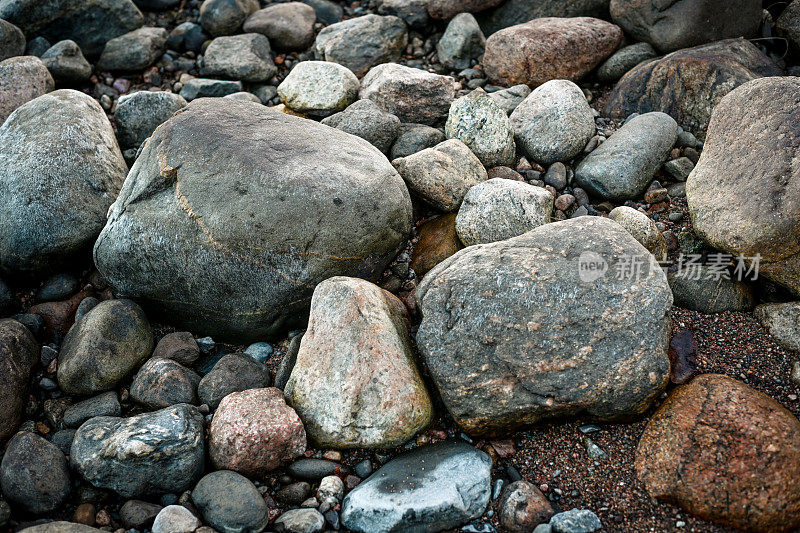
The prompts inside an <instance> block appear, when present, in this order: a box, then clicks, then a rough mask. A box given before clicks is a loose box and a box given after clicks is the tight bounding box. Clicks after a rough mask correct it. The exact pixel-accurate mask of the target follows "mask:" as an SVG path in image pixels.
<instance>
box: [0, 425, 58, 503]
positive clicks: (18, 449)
mask: <svg viewBox="0 0 800 533" xmlns="http://www.w3.org/2000/svg"><path fill="white" fill-rule="evenodd" d="M0 488H2V491H3V496H5V498H6V499H8V500H9V501H10V502H12V503H13V504H14V505H15V506H19V508H20V509H22V510H24V511H25V512H28V513H33V514H44V513H51V512H53V511H55V510H56V509H58V508H59V507H61V505H62V504H63V503H64V502H65V501H66V499H67V496H68V495H69V491H70V482H69V466H68V465H67V459H66V457H64V454H63V453H61V450H59V449H58V447H57V446H56V445H55V444H53V443H51V442H48V441H46V440H45V439H44V438H42V437H40V436H39V435H37V434H35V433H29V432H27V431H20V432H19V433H17V434H16V435H15V436H14V438H13V439H11V441H10V442H9V443H8V448H7V450H6V452H5V455H3V461H2V463H0Z"/></svg>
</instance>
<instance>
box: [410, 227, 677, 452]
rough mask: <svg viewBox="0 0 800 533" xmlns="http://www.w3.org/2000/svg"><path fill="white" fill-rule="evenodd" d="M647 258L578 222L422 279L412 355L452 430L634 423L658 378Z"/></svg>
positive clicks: (663, 351)
mask: <svg viewBox="0 0 800 533" xmlns="http://www.w3.org/2000/svg"><path fill="white" fill-rule="evenodd" d="M651 257H652V256H651V255H650V253H649V252H648V251H647V250H646V249H645V248H644V247H643V246H642V245H641V244H639V243H638V242H636V240H635V239H634V238H633V237H631V236H630V234H628V233H627V232H626V231H625V230H624V229H622V227H620V226H619V225H618V224H616V223H615V222H612V221H610V220H606V219H604V218H600V217H579V218H574V219H570V220H566V221H564V222H556V223H551V224H545V225H543V226H540V227H538V228H536V229H534V230H532V231H529V232H528V233H525V234H524V235H521V236H519V237H515V238H513V239H509V240H506V241H500V242H496V243H491V244H483V245H478V246H472V247H469V248H466V249H464V250H461V251H459V252H457V253H456V254H455V255H453V256H451V257H450V258H448V259H446V260H445V261H443V262H442V263H440V264H439V265H437V266H436V267H435V268H434V269H433V270H431V271H430V272H429V273H428V274H427V275H426V276H425V278H424V279H423V280H422V283H420V285H419V286H418V287H417V290H416V298H417V301H418V303H419V308H420V311H421V314H422V322H421V324H420V327H419V330H418V332H417V345H418V346H419V349H420V351H421V353H422V356H423V358H424V360H425V361H426V363H427V364H428V369H429V370H430V373H431V377H432V379H433V380H434V382H435V383H436V385H437V387H438V389H439V391H440V392H441V394H442V399H443V400H444V403H445V405H446V406H447V408H448V410H449V412H450V414H451V415H452V416H453V418H454V419H455V420H456V422H457V423H458V424H459V426H460V427H461V428H462V429H463V430H464V431H467V432H468V433H470V434H473V435H480V436H483V435H487V436H494V435H506V434H508V432H509V431H512V430H513V429H515V428H517V427H520V426H523V425H527V424H533V423H536V422H539V421H541V420H546V419H550V418H554V417H565V416H574V415H578V414H587V415H588V416H590V417H592V418H596V419H600V420H615V419H620V418H622V417H629V416H632V415H636V414H641V413H643V412H644V411H645V410H646V409H647V408H648V407H649V405H650V404H651V403H652V402H653V401H654V400H655V399H656V398H657V397H658V395H659V394H660V393H661V392H662V391H663V390H664V387H665V386H666V384H667V382H668V378H669V368H670V365H669V359H668V357H667V341H668V334H669V328H670V319H669V309H670V307H671V305H672V293H671V291H670V290H669V286H668V284H667V280H666V276H665V275H664V273H663V272H662V270H661V268H659V267H658V265H655V266H653V264H651V263H650V258H651ZM634 260H638V261H639V262H640V268H639V269H638V272H636V271H632V272H631V274H630V275H627V274H626V271H625V270H624V268H626V265H628V264H632V263H633V261H634ZM532 269H534V270H535V271H536V275H535V276H531V270H532ZM637 274H638V275H637ZM565 294H569V295H570V296H569V302H571V303H570V304H569V305H564V303H563V302H564V295H565ZM620 294H625V295H626V297H625V298H619V297H618V296H616V295H620Z"/></svg>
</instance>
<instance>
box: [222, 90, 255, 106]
mask: <svg viewBox="0 0 800 533" xmlns="http://www.w3.org/2000/svg"><path fill="white" fill-rule="evenodd" d="M223 98H233V99H234V100H242V101H244V102H253V103H254V104H261V99H260V98H259V97H258V96H256V95H255V94H253V93H249V92H247V91H241V92H238V93H231V94H226V95H225V96H223Z"/></svg>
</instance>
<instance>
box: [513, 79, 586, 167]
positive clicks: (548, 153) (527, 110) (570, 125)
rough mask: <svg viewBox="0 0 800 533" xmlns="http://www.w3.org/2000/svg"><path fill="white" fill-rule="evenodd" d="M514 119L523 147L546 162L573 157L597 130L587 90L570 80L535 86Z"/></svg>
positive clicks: (520, 105)
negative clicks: (587, 97)
mask: <svg viewBox="0 0 800 533" xmlns="http://www.w3.org/2000/svg"><path fill="white" fill-rule="evenodd" d="M510 120H511V129H512V130H513V131H514V138H515V139H516V141H517V144H518V145H519V148H520V150H521V151H522V152H524V153H525V155H526V156H528V157H530V158H531V159H533V160H534V161H536V162H538V163H541V164H544V165H549V164H551V163H555V162H557V161H569V160H571V159H572V158H574V157H575V156H577V155H578V154H580V153H581V152H582V151H583V149H584V147H585V146H586V144H587V143H588V142H589V140H590V139H591V138H592V137H593V136H594V134H595V131H596V130H595V125H594V116H593V115H592V109H591V108H590V107H589V103H588V102H587V101H586V97H585V96H584V95H583V91H581V89H580V87H578V86H577V85H575V84H574V83H572V82H571V81H568V80H552V81H548V82H546V83H544V84H542V85H540V86H539V87H537V88H536V89H534V90H533V92H531V94H530V95H528V96H527V97H526V98H525V100H523V101H522V103H520V104H519V105H518V106H517V108H516V109H514V112H513V113H511V118H510Z"/></svg>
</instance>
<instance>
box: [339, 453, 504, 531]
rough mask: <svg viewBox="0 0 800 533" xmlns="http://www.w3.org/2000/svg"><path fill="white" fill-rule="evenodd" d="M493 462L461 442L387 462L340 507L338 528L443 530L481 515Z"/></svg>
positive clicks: (486, 502) (487, 496)
mask: <svg viewBox="0 0 800 533" xmlns="http://www.w3.org/2000/svg"><path fill="white" fill-rule="evenodd" d="M491 471H492V460H491V459H490V458H489V456H488V455H486V454H485V453H483V452H482V451H480V450H476V449H475V448H473V447H472V446H469V445H468V444H466V443H464V442H458V441H449V442H440V443H437V444H433V445H431V446H424V447H421V448H417V449H415V450H413V451H410V452H407V453H404V454H402V455H400V456H398V457H396V458H395V459H393V460H391V461H389V462H388V463H386V464H385V465H384V466H383V467H381V468H380V469H379V470H378V471H376V472H375V473H374V474H372V475H371V476H370V477H369V478H367V479H366V480H365V481H364V482H362V483H361V484H360V485H359V486H358V487H356V488H355V489H353V491H352V492H350V494H348V495H347V497H346V498H345V499H344V502H343V503H342V525H344V526H345V527H346V528H347V529H350V530H352V531H356V532H357V533H390V532H393V531H442V530H450V529H453V528H458V527H459V526H461V525H463V524H466V523H467V522H469V521H470V520H472V519H474V518H476V517H478V516H480V515H482V514H483V512H484V510H486V506H487V504H488V503H489V499H490V497H491V481H492V479H491Z"/></svg>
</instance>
